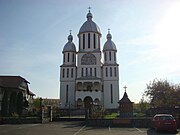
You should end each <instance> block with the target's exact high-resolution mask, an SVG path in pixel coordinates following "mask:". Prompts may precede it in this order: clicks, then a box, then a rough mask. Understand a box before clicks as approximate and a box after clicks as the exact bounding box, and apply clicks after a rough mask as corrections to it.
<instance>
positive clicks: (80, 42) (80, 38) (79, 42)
mask: <svg viewBox="0 0 180 135" xmlns="http://www.w3.org/2000/svg"><path fill="white" fill-rule="evenodd" d="M80 45H81V36H80V37H79V50H81V46H80Z"/></svg>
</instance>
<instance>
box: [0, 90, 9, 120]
mask: <svg viewBox="0 0 180 135" xmlns="http://www.w3.org/2000/svg"><path fill="white" fill-rule="evenodd" d="M1 114H2V116H8V94H7V92H6V91H5V92H4V95H3V98H2V110H1Z"/></svg>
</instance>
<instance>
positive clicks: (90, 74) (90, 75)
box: [90, 68, 92, 76]
mask: <svg viewBox="0 0 180 135" xmlns="http://www.w3.org/2000/svg"><path fill="white" fill-rule="evenodd" d="M90 76H92V68H90Z"/></svg>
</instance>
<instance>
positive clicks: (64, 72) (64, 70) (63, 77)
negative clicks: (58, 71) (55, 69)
mask: <svg viewBox="0 0 180 135" xmlns="http://www.w3.org/2000/svg"><path fill="white" fill-rule="evenodd" d="M64 74H65V69H64V68H63V73H62V77H63V78H64Z"/></svg>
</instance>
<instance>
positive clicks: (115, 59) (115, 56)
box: [114, 52, 116, 61]
mask: <svg viewBox="0 0 180 135" xmlns="http://www.w3.org/2000/svg"><path fill="white" fill-rule="evenodd" d="M114 61H116V52H114Z"/></svg>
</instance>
